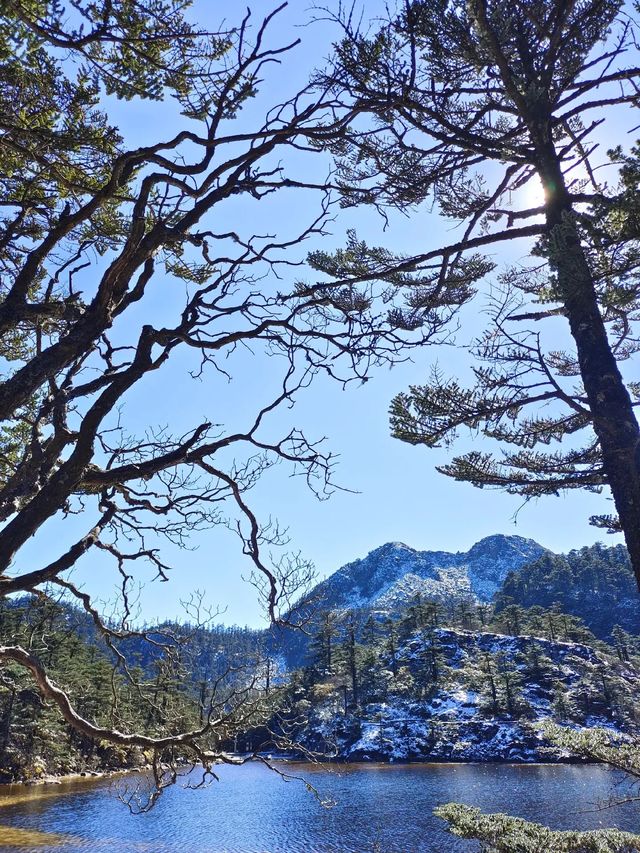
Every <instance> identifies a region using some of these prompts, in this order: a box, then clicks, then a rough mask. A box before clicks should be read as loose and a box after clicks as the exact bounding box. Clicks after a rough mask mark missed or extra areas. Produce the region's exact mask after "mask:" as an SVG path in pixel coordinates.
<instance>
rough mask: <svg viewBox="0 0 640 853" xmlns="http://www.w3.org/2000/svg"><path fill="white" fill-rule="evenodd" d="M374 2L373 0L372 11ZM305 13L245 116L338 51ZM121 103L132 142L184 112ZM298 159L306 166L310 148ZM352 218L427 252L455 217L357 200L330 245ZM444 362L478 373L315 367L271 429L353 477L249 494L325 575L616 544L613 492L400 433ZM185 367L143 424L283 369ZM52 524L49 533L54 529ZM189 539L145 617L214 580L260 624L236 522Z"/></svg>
mask: <svg viewBox="0 0 640 853" xmlns="http://www.w3.org/2000/svg"><path fill="white" fill-rule="evenodd" d="M220 5H221V4H214V3H209V2H204V0H203V2H201V3H199V4H197V5H196V7H195V8H196V11H197V13H198V15H199V17H200V18H201V21H200V23H202V24H204V25H207V26H211V27H212V28H214V27H215V26H216V24H217V23H218V21H217V17H216V16H217V14H218V11H217V10H218V9H219V8H220ZM374 6H375V4H369V3H368V4H367V9H368V11H370V10H371V8H373V7H374ZM272 8H273V7H272V5H271V4H267V3H264V2H262V0H260V2H259V3H254V4H252V9H253V12H254V14H255V16H256V18H257V17H259V15H260V14H261V12H263V11H270V10H271V9H272ZM233 16H235V11H234V12H231V13H229V14H228V17H229V19H232V18H233ZM308 18H309V12H308V11H307V6H306V3H305V2H294V3H292V4H291V6H290V7H289V8H288V9H287V10H285V12H284V13H283V14H282V15H281V16H280V17H279V19H278V22H277V23H276V24H275V25H274V26H273V28H272V33H273V41H274V43H277V42H279V41H281V40H282V41H284V40H286V39H288V38H289V37H290V34H291V33H292V32H293V33H295V35H296V36H299V37H300V38H302V39H303V45H302V46H301V47H298V48H297V49H296V50H294V51H293V52H292V53H291V54H290V55H289V56H287V57H285V59H284V60H283V64H282V65H281V66H280V67H275V66H272V67H271V68H270V69H269V70H268V72H267V75H268V78H267V81H266V82H265V84H264V85H263V92H262V94H261V95H260V96H259V98H258V99H257V100H256V102H255V103H253V104H251V106H250V108H249V109H248V110H247V111H246V113H245V116H244V117H243V118H242V121H246V122H250V121H251V120H252V116H253V115H258V114H259V113H260V111H261V110H262V109H263V108H264V107H265V105H267V106H268V105H269V104H272V103H275V102H277V101H278V100H281V99H282V98H283V97H284V96H285V95H286V94H293V93H294V92H295V91H296V89H297V88H298V86H299V85H302V84H303V83H304V81H305V79H306V76H307V74H308V72H309V71H310V70H311V68H312V67H313V66H315V65H320V64H321V63H322V59H323V57H324V56H325V55H327V54H328V52H329V49H330V38H331V32H332V30H331V27H330V26H329V25H328V24H327V23H318V24H314V25H311V26H305V27H302V28H295V27H294V24H296V23H297V22H299V21H304V20H307V19H308ZM231 22H232V23H233V20H231ZM115 114H116V115H117V119H116V120H117V121H118V122H119V123H120V126H121V130H122V131H123V133H124V135H125V137H126V138H127V140H128V141H130V142H131V143H132V144H139V143H141V142H146V141H155V139H156V137H158V135H160V136H162V135H167V136H168V135H169V133H166V132H165V131H164V127H165V126H166V125H170V124H172V123H173V122H174V121H175V120H176V118H177V117H176V116H175V114H174V112H173V111H172V109H171V108H170V107H167V106H164V107H158V106H157V105H137V104H136V105H132V104H126V105H120V106H117V107H116V111H115ZM159 131H160V133H159ZM173 132H175V128H173V127H172V129H171V133H173ZM301 168H306V167H305V166H304V164H303V161H302V160H301ZM315 168H317V169H318V174H320V173H325V174H326V171H327V170H328V168H329V164H328V161H326V162H320V161H319V160H318V162H317V165H316V166H315ZM306 203H307V202H306V201H305V200H304V197H303V196H300V195H298V196H293V195H292V196H290V197H288V198H287V199H282V200H280V201H277V202H274V203H273V206H269V207H268V209H267V208H265V209H262V208H260V207H259V206H258V205H255V204H252V203H250V202H248V203H246V204H243V205H242V206H241V207H240V206H238V207H237V209H235V210H233V211H231V212H230V214H229V215H230V216H231V218H233V217H236V218H237V219H238V221H240V222H241V223H242V224H243V225H244V226H245V227H246V228H251V227H255V228H256V230H257V229H259V228H260V224H261V221H262V219H263V217H264V216H265V215H266V216H267V217H268V219H269V220H270V222H271V223H274V222H277V227H278V230H279V231H281V232H282V233H287V232H288V231H290V230H291V229H294V228H295V227H296V225H297V224H298V222H299V221H300V217H301V214H303V213H304V214H306V212H307V211H306V210H304V209H301V208H304V207H305V205H306ZM224 224H225V226H227V225H228V224H229V223H228V222H226V221H225V223H224ZM350 227H355V228H356V229H357V230H358V233H359V235H360V236H361V237H363V238H365V239H366V240H367V241H368V242H371V243H378V244H381V245H385V246H388V247H389V248H391V249H393V250H396V251H410V250H415V251H424V250H426V249H428V248H430V247H431V246H435V245H436V244H437V242H439V241H440V240H441V239H445V240H447V241H449V240H451V239H455V236H456V232H452V231H451V230H450V229H451V224H450V223H448V224H447V225H445V224H444V223H442V222H441V221H440V220H438V218H437V216H436V215H435V214H434V213H430V212H429V211H420V212H418V213H415V214H412V215H411V216H410V217H402V216H396V217H394V218H393V219H392V221H391V223H390V226H389V228H388V229H387V230H386V231H383V223H382V221H381V220H380V219H379V218H377V217H375V216H374V215H372V214H371V213H370V212H363V211H349V212H342V213H341V214H340V215H339V217H338V219H337V221H336V222H335V223H334V224H333V226H332V234H331V235H330V236H328V237H325V238H323V240H322V242H321V245H322V247H323V248H332V247H336V248H337V247H339V246H340V245H342V244H343V243H344V235H345V232H346V230H347V228H350ZM318 245H320V244H318ZM313 248H314V245H313V244H307V245H306V246H305V251H309V250H311V249H313ZM509 252H510V256H511V259H518V257H519V256H522V257H524V256H525V255H526V245H524V244H522V245H520V246H517V247H512V248H511V249H510V250H509ZM302 254H304V252H303V253H302ZM498 258H499V256H496V259H498ZM299 274H300V273H297V275H299ZM302 274H303V275H305V273H304V272H303V273H302ZM306 276H308V277H312V273H310V272H307V273H306ZM157 292H158V294H160V295H159V296H158V297H157V298H158V299H159V300H161V302H159V303H158V310H162V311H164V310H168V309H169V307H170V304H171V302H172V297H171V295H170V294H167V293H166V291H162V288H161V285H159V286H158V291H157ZM485 307H486V297H484V296H482V295H479V296H478V298H477V299H476V300H475V302H474V303H473V306H472V307H471V308H469V309H467V310H466V311H465V313H464V316H463V320H464V330H465V336H466V338H467V339H469V338H471V337H472V336H473V334H474V333H476V332H478V331H480V330H481V328H482V314H483V311H484V309H485ZM557 328H558V330H559V333H560V334H562V332H561V330H560V327H559V326H558V327H557ZM435 361H437V362H438V363H439V364H440V365H441V367H442V368H443V370H444V372H445V373H452V374H456V375H459V376H461V377H462V378H463V379H464V377H465V375H468V365H467V362H466V358H465V356H464V353H462V352H460V351H458V350H455V349H454V348H451V347H442V348H439V349H435V348H432V347H429V348H424V349H423V350H421V351H417V352H415V353H414V354H413V360H412V362H410V363H407V364H402V365H399V366H397V367H396V368H394V369H393V370H385V369H380V370H378V371H376V372H373V373H372V375H371V379H370V381H369V382H367V383H366V384H365V385H359V386H356V385H355V384H353V385H351V386H349V387H348V388H347V389H346V390H345V389H343V388H342V387H341V386H339V385H338V384H336V383H332V382H330V381H328V380H326V379H324V378H322V377H318V379H317V381H315V382H314V384H313V386H312V387H311V388H309V389H307V390H306V391H305V392H303V393H302V394H301V395H300V397H299V399H298V402H297V403H296V406H295V407H294V408H293V410H285V411H284V412H281V413H279V414H278V415H277V416H276V417H275V418H274V424H273V425H274V429H275V428H276V427H278V426H280V427H281V428H283V429H284V428H286V427H287V426H288V425H293V424H295V425H296V426H300V427H301V428H303V429H304V431H305V432H306V433H307V434H308V435H309V436H310V437H322V436H326V438H327V446H328V447H329V448H330V449H331V450H332V451H333V452H335V453H336V454H338V455H339V457H340V459H339V466H338V468H337V470H336V480H337V481H338V482H339V483H340V484H342V485H343V486H344V487H345V488H347V489H349V490H351V491H337V492H336V493H335V494H334V495H333V496H332V497H331V499H330V500H327V501H323V502H319V501H318V500H316V499H315V498H314V497H313V495H312V494H311V493H310V492H309V491H308V490H307V489H306V488H305V485H304V482H303V481H302V480H300V479H292V478H290V477H289V476H288V472H287V471H285V470H284V469H283V468H276V469H274V470H273V471H270V472H268V474H267V475H266V476H265V477H264V479H263V480H262V481H261V482H260V484H259V485H258V486H257V488H256V489H255V490H254V491H253V492H252V493H251V501H252V506H253V507H254V509H255V510H256V512H257V514H258V515H259V516H261V517H262V518H263V519H265V518H267V517H269V516H273V517H277V518H278V519H279V520H280V522H281V523H282V524H283V525H285V526H287V527H288V528H289V535H290V539H291V545H290V548H291V550H294V551H300V552H301V554H302V555H303V556H304V557H305V558H307V559H309V560H312V561H313V562H314V563H315V565H316V568H317V571H318V575H319V577H323V576H325V575H326V574H328V573H331V572H333V571H335V570H336V569H337V568H339V567H340V566H341V565H343V564H344V563H345V562H348V561H350V560H353V559H356V558H358V557H362V556H364V555H365V554H366V553H367V552H368V551H370V550H372V549H373V548H375V547H377V546H379V545H381V544H383V543H384V542H387V541H402V542H405V543H406V544H408V545H410V546H412V547H414V548H418V549H430V550H451V551H458V550H460V551H464V550H467V549H468V548H469V547H470V546H471V545H472V544H473V543H474V542H476V541H477V540H478V539H480V538H482V537H483V536H487V535H490V534H493V533H507V534H518V535H520V536H527V537H531V538H533V539H536V540H537V541H538V542H540V543H541V544H542V545H545V546H547V547H549V548H551V549H552V550H554V551H557V552H558V551H566V550H569V549H571V548H576V547H580V546H582V545H584V544H589V543H592V542H594V541H598V540H603V539H606V541H607V544H613V543H614V542H616V541H619V539H618V538H614V537H606V534H604V533H603V532H602V531H598V530H596V529H595V528H593V527H590V526H589V524H588V517H589V515H591V514H595V513H606V512H610V511H611V503H610V502H609V501H608V500H606V498H605V497H604V496H597V495H589V494H578V493H573V494H570V495H567V496H561V497H559V498H555V499H554V498H546V499H543V500H541V501H538V502H531V503H529V504H527V505H526V506H523V505H522V500H521V499H519V498H517V497H510V496H508V495H505V494H502V493H500V492H497V491H489V490H476V489H474V488H472V487H471V486H468V485H465V484H460V483H455V482H453V481H450V480H449V479H447V478H445V477H443V476H441V475H439V474H438V473H437V472H436V471H435V466H436V465H437V464H441V463H442V462H444V461H445V460H446V459H447V458H449V455H448V454H447V453H446V452H445V451H443V450H427V449H425V448H419V447H411V446H409V445H406V444H403V443H401V442H399V441H394V440H393V439H391V438H390V436H389V427H388V417H387V409H388V406H389V402H390V400H391V398H392V397H393V396H394V394H396V393H397V392H398V391H400V390H403V389H405V388H406V387H407V386H408V385H409V384H411V383H420V382H421V381H424V379H425V378H426V375H427V373H428V370H429V367H430V366H431V365H432V364H433V363H434V362H435ZM186 366H188V365H187V363H186V362H181V361H180V360H178V361H177V363H176V365H175V366H173V367H171V368H170V369H169V370H168V371H167V372H165V373H158V374H152V375H151V376H149V377H148V378H147V379H146V380H145V383H144V385H143V386H141V388H140V389H139V390H137V391H136V395H135V398H134V399H132V400H130V401H129V402H128V404H127V413H128V416H129V417H130V418H131V419H132V422H134V423H135V424H136V426H137V427H138V428H139V429H144V427H145V425H151V424H156V425H157V424H165V423H166V424H168V425H169V426H170V427H171V429H173V430H175V431H176V432H179V431H180V430H181V429H182V428H183V427H184V428H185V429H186V428H188V426H189V425H190V424H194V423H197V422H199V421H200V420H201V419H202V418H203V417H206V418H211V419H212V420H213V421H220V420H225V421H228V420H232V421H233V420H234V419H237V420H238V422H242V421H243V418H245V417H249V416H250V415H251V414H252V413H253V412H255V410H256V401H257V400H260V399H261V398H262V395H263V394H264V392H265V387H268V385H269V382H270V380H271V378H272V373H273V363H272V362H271V361H270V360H268V359H265V358H263V357H261V356H259V355H256V356H255V357H254V356H250V355H247V354H246V353H245V354H242V355H238V356H237V357H234V359H233V362H232V364H231V365H230V366H231V367H232V370H233V377H234V378H233V381H232V383H231V384H228V383H226V382H225V381H224V380H223V379H222V378H221V377H220V376H212V375H208V376H207V377H206V378H205V379H204V380H203V381H202V382H199V383H198V382H185V381H183V379H184V371H185V368H186ZM475 446H478V447H481V440H480V439H478V440H477V442H476V443H474V440H473V438H469V439H465V442H464V443H461V444H460V445H459V446H458V447H456V452H458V451H460V450H462V449H467V448H469V447H475ZM73 523H74V522H71V524H73ZM48 535H49V537H50V538H49V541H53V537H55V535H56V532H55V530H53V529H52V530H51V531H50V532H49V534H48ZM191 544H192V545H193V550H189V551H179V550H178V549H174V550H173V551H172V553H171V554H170V556H171V562H172V563H173V565H174V566H175V567H176V568H175V571H174V573H173V577H172V580H171V582H170V583H169V584H163V583H153V584H152V583H149V582H148V581H149V579H150V577H151V573H150V572H147V573H145V572H144V571H143V572H142V573H141V575H140V578H139V579H140V581H141V582H142V583H143V584H144V589H143V590H142V591H141V598H140V609H141V616H142V617H143V618H145V619H148V620H153V619H156V618H163V617H174V616H178V615H180V605H179V600H180V599H184V598H187V597H188V595H189V593H190V592H191V591H192V590H194V589H200V590H203V591H205V600H206V602H207V603H209V604H210V605H212V606H220V607H222V608H226V610H225V613H224V615H223V616H222V617H221V621H225V622H228V623H232V622H233V623H239V624H250V625H258V624H261V623H262V615H261V611H260V608H259V605H258V603H257V600H256V596H255V593H254V590H253V588H252V587H251V586H250V585H248V584H247V583H246V582H244V581H243V580H242V577H243V575H246V574H248V573H249V571H250V566H249V564H248V562H247V561H246V558H243V557H242V555H241V553H240V549H239V546H238V543H237V542H236V540H235V537H234V536H233V534H231V533H230V532H228V531H227V530H225V529H223V528H215V529H213V530H211V531H209V532H207V533H205V534H199V535H198V536H197V538H195V537H194V540H193V542H192V543H191ZM40 545H41V543H40ZM101 565H102V564H101V562H100V560H99V559H98V558H97V557H95V556H94V557H92V558H91V559H90V560H88V561H85V563H84V564H83V565H82V566H81V567H80V568H79V569H78V572H77V575H76V577H77V579H79V580H81V581H82V582H84V583H86V585H87V588H88V589H91V590H93V591H96V592H97V593H98V595H99V596H101V597H102V598H103V599H105V600H108V599H110V598H112V597H113V595H114V589H115V582H116V577H115V576H114V575H113V574H112V573H111V572H109V573H107V574H104V573H103V572H102V570H101Z"/></svg>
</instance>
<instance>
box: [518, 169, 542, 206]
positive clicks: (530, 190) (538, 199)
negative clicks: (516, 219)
mask: <svg viewBox="0 0 640 853" xmlns="http://www.w3.org/2000/svg"><path fill="white" fill-rule="evenodd" d="M523 202H524V206H525V207H527V208H532V207H542V205H543V204H544V202H545V196H544V189H543V187H542V183H541V181H540V178H539V177H538V176H537V175H533V176H532V177H531V178H530V180H529V181H527V183H526V184H525V186H524V187H523Z"/></svg>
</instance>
